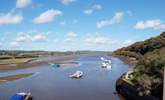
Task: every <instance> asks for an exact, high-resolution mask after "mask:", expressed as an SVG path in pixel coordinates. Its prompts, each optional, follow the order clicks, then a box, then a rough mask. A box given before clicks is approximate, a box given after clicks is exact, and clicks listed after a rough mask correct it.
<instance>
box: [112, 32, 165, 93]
mask: <svg viewBox="0 0 165 100" xmlns="http://www.w3.org/2000/svg"><path fill="white" fill-rule="evenodd" d="M113 54H114V55H117V56H120V57H123V58H125V59H127V61H129V62H132V59H133V58H134V60H136V61H137V63H136V64H135V66H134V68H133V72H132V73H131V74H130V76H131V77H130V78H129V79H127V80H128V81H130V82H131V83H133V84H134V85H135V86H138V89H139V91H140V92H139V93H140V95H149V94H153V95H155V94H154V93H155V92H153V91H155V90H158V88H160V87H162V84H163V69H164V68H165V32H163V33H161V34H160V35H159V36H157V37H153V38H150V39H148V40H145V41H141V42H137V43H135V44H133V45H130V46H128V47H124V48H121V49H119V50H117V51H115V52H113ZM160 90H162V89H160Z"/></svg>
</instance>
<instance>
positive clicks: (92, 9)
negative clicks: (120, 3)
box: [84, 4, 102, 15]
mask: <svg viewBox="0 0 165 100" xmlns="http://www.w3.org/2000/svg"><path fill="white" fill-rule="evenodd" d="M101 9H102V6H101V5H99V4H95V5H93V6H92V7H91V8H89V9H86V10H84V14H86V15H91V14H92V13H93V12H94V11H96V10H101Z"/></svg>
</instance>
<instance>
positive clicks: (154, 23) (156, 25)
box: [134, 19, 165, 30]
mask: <svg viewBox="0 0 165 100" xmlns="http://www.w3.org/2000/svg"><path fill="white" fill-rule="evenodd" d="M134 28H135V29H141V30H142V29H147V28H151V29H165V23H163V22H162V21H161V20H159V19H155V20H146V21H139V22H137V23H136V25H135V26H134Z"/></svg>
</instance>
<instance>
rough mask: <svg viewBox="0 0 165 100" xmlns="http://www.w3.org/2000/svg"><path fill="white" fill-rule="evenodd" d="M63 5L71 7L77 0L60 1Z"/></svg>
mask: <svg viewBox="0 0 165 100" xmlns="http://www.w3.org/2000/svg"><path fill="white" fill-rule="evenodd" d="M60 1H61V3H62V4H64V5H69V4H70V3H73V2H75V1H76V0H60Z"/></svg>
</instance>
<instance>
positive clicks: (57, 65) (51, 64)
mask: <svg viewBox="0 0 165 100" xmlns="http://www.w3.org/2000/svg"><path fill="white" fill-rule="evenodd" d="M49 65H50V66H52V67H60V64H54V63H49Z"/></svg>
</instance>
